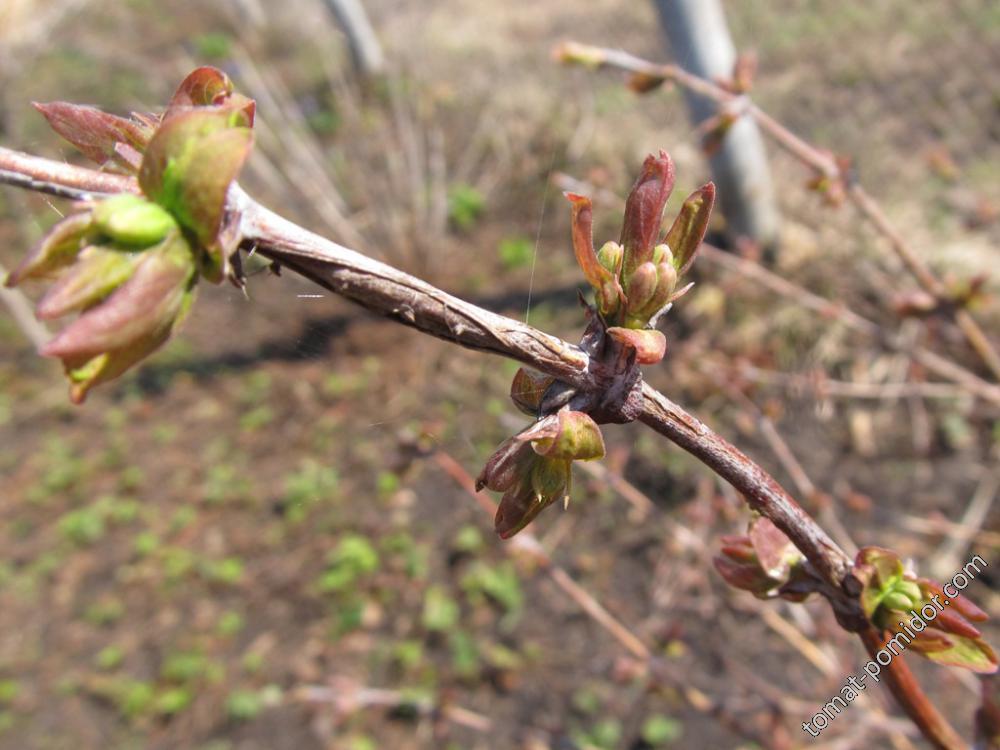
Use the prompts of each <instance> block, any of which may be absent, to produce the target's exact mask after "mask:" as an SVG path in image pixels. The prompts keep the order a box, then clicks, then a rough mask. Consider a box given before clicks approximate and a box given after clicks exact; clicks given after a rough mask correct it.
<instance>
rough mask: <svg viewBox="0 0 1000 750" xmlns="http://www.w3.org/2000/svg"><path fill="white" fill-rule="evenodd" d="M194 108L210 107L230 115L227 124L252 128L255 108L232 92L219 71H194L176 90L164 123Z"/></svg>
mask: <svg viewBox="0 0 1000 750" xmlns="http://www.w3.org/2000/svg"><path fill="white" fill-rule="evenodd" d="M197 107H211V108H213V109H215V110H217V111H225V112H227V113H229V116H230V118H231V119H230V124H231V125H234V126H239V127H245V128H252V127H253V121H254V114H255V112H256V109H257V104H256V102H254V100H253V99H248V98H247V97H245V96H243V95H242V94H237V93H235V92H234V91H233V83H232V81H230V80H229V77H228V76H227V75H226V74H225V73H223V72H222V71H221V70H218V69H217V68H213V67H209V66H206V67H202V68H196V69H195V70H193V71H192V72H191V73H190V74H189V75H188V77H187V78H185V79H184V80H183V81H182V82H181V85H180V86H178V87H177V91H176V92H174V95H173V97H172V98H171V100H170V105H169V106H168V107H167V112H166V114H165V115H164V116H163V117H164V120H167V119H170V118H172V117H174V116H176V115H178V114H181V113H183V112H185V111H189V110H191V109H192V108H197Z"/></svg>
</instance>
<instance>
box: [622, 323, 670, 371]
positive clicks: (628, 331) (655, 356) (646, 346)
mask: <svg viewBox="0 0 1000 750" xmlns="http://www.w3.org/2000/svg"><path fill="white" fill-rule="evenodd" d="M608 335H609V336H610V337H611V338H613V339H614V340H615V341H619V342H621V343H623V344H627V345H628V346H631V347H632V348H634V349H635V351H636V361H637V362H638V363H639V364H640V365H655V364H656V363H657V362H659V361H660V360H662V359H663V355H665V354H666V353H667V339H666V337H665V336H664V335H663V334H662V333H660V332H659V331H656V330H652V329H648V330H640V329H637V328H618V327H611V328H609V329H608Z"/></svg>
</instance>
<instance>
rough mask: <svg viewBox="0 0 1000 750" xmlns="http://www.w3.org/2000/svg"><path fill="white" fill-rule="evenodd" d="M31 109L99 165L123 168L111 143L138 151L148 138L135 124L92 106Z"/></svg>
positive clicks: (53, 104)
mask: <svg viewBox="0 0 1000 750" xmlns="http://www.w3.org/2000/svg"><path fill="white" fill-rule="evenodd" d="M35 109H37V110H38V111H39V112H41V113H42V115H43V116H44V117H45V119H46V120H48V121H49V125H51V126H52V129H53V130H55V131H56V132H57V133H58V134H59V135H61V136H62V137H63V138H65V139H66V140H67V141H69V142H70V143H72V144H73V145H74V146H76V147H77V148H78V149H80V151H81V152H82V153H83V154H84V156H86V157H87V158H88V159H90V160H91V161H94V162H97V163H98V164H102V165H103V164H105V163H107V162H108V161H109V160H115V161H116V162H117V163H119V164H121V165H122V166H126V167H127V166H128V162H125V161H123V160H119V158H118V154H117V153H116V151H115V144H116V143H126V144H128V145H130V146H132V147H133V148H135V149H139V150H141V149H142V148H144V147H145V145H146V143H147V142H148V140H149V138H150V136H151V135H152V134H151V133H150V131H149V130H148V129H147V128H146V127H144V126H143V125H140V124H139V123H136V122H133V121H132V120H127V119H125V118H124V117H117V116H115V115H110V114H108V113H107V112H102V111H101V110H99V109H95V108H94V107H85V106H82V105H79V104H70V103H68V102H51V103H49V104H40V103H38V102H35Z"/></svg>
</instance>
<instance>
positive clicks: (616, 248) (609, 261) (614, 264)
mask: <svg viewBox="0 0 1000 750" xmlns="http://www.w3.org/2000/svg"><path fill="white" fill-rule="evenodd" d="M624 258H625V250H624V248H622V246H621V245H619V244H618V243H617V242H612V241H610V240H609V241H607V242H605V243H604V244H603V245H602V246H601V249H600V250H598V251H597V260H598V261H599V262H600V264H601V265H602V266H604V268H606V269H607V270H608V271H610V272H611V274H612V275H613V276H615V277H617V276H618V274H619V273H621V270H622V260H624Z"/></svg>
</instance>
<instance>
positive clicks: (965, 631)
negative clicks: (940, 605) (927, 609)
mask: <svg viewBox="0 0 1000 750" xmlns="http://www.w3.org/2000/svg"><path fill="white" fill-rule="evenodd" d="M934 627H936V628H938V629H939V630H943V631H944V632H946V633H951V634H952V635H957V636H960V637H962V638H980V637H982V635H983V634H982V632H980V631H979V629H978V628H976V627H974V626H973V625H972V624H970V623H969V622H968V621H966V619H965V618H964V617H962V616H961V615H960V614H958V613H957V612H951V611H949V610H948V609H947V608H946V609H943V610H941V611H940V612H938V614H937V617H935V618H934Z"/></svg>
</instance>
